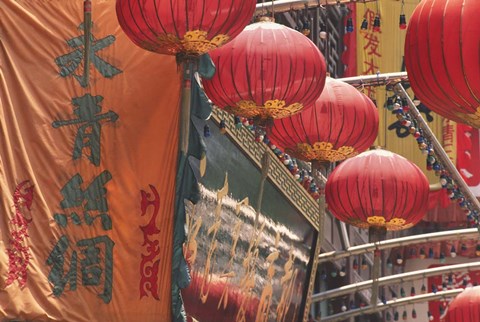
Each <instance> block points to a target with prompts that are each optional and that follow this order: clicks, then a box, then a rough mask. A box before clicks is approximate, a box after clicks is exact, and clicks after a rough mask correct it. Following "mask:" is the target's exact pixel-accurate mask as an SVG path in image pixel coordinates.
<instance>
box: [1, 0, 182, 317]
mask: <svg viewBox="0 0 480 322" xmlns="http://www.w3.org/2000/svg"><path fill="white" fill-rule="evenodd" d="M92 8H93V10H92V11H93V12H92V22H93V23H92V25H91V35H90V41H91V47H90V52H89V58H90V62H89V65H88V71H89V75H86V73H85V70H84V68H83V66H84V46H85V43H86V41H85V37H84V31H85V30H87V31H88V28H85V25H84V24H83V19H84V13H83V1H78V0H61V1H60V0H2V1H1V2H0V131H1V132H0V191H1V202H0V316H1V317H2V318H6V319H16V320H18V319H20V320H25V319H28V320H35V321H46V320H54V321H154V320H155V321H169V320H170V319H171V269H172V268H171V266H172V259H171V257H172V239H173V237H172V235H173V212H174V209H173V207H174V194H175V189H174V185H175V175H176V167H177V154H178V153H177V152H178V151H177V144H178V118H179V108H178V104H179V96H180V95H179V92H180V78H181V72H180V71H179V70H178V69H177V66H176V63H175V58H174V57H170V56H162V55H155V54H152V53H149V52H146V51H144V50H142V49H140V48H138V47H136V46H135V45H133V44H132V43H131V42H130V41H129V40H128V39H127V37H126V36H125V35H124V34H123V32H122V31H121V29H120V27H119V26H118V22H117V18H116V16H115V1H114V0H93V1H92ZM86 76H88V77H86Z"/></svg>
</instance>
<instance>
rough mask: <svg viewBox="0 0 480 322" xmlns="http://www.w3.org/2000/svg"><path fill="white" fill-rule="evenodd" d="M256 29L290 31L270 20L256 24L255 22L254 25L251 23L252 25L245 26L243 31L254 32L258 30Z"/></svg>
mask: <svg viewBox="0 0 480 322" xmlns="http://www.w3.org/2000/svg"><path fill="white" fill-rule="evenodd" d="M265 18H266V17H265ZM258 28H264V29H285V28H288V29H291V28H289V27H287V26H284V25H282V24H279V23H276V22H274V21H272V20H270V21H269V20H262V21H258V22H255V23H252V24H250V25H248V26H246V27H245V29H244V31H245V30H255V29H258ZM292 30H293V29H292Z"/></svg>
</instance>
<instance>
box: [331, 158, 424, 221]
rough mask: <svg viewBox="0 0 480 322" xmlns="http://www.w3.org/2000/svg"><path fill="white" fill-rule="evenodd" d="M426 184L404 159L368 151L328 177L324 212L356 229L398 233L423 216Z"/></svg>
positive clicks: (414, 166)
mask: <svg viewBox="0 0 480 322" xmlns="http://www.w3.org/2000/svg"><path fill="white" fill-rule="evenodd" d="M428 193H429V184H428V180H427V178H426V176H425V175H424V174H423V172H422V171H421V170H420V169H419V168H418V167H417V166H416V165H415V164H414V163H412V162H410V161H408V160H407V159H405V158H404V157H402V156H400V155H398V154H395V153H393V152H390V151H386V150H380V149H377V150H372V151H367V152H363V153H362V154H360V155H358V156H356V157H354V158H351V159H348V160H345V161H344V162H342V163H341V164H340V165H339V166H338V167H336V168H335V170H334V171H333V172H332V173H331V174H330V176H329V177H328V181H327V184H326V187H325V197H326V202H327V205H328V209H329V210H330V212H331V213H333V214H334V215H335V217H337V218H338V219H339V220H341V221H343V222H345V223H348V224H351V225H354V226H357V227H360V228H375V229H377V228H378V229H379V230H382V229H383V230H384V229H386V230H401V229H406V228H409V227H412V226H413V225H415V224H416V223H417V222H419V221H420V219H421V218H422V217H423V216H424V215H425V213H426V211H427V206H428V204H427V203H428Z"/></svg>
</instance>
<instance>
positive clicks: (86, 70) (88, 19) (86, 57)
mask: <svg viewBox="0 0 480 322" xmlns="http://www.w3.org/2000/svg"><path fill="white" fill-rule="evenodd" d="M91 28H92V2H91V0H85V2H84V3H83V45H84V47H83V48H84V53H83V79H82V86H83V87H87V86H88V83H89V82H90V51H91V47H92V39H91V37H90V34H91Z"/></svg>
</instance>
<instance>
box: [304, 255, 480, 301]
mask: <svg viewBox="0 0 480 322" xmlns="http://www.w3.org/2000/svg"><path fill="white" fill-rule="evenodd" d="M478 268H480V262H473V263H466V264H456V265H447V266H440V267H435V268H427V269H422V270H418V271H413V272H407V273H402V274H396V275H390V276H385V277H380V278H379V279H378V286H385V285H390V284H394V283H398V282H402V283H403V282H408V281H414V280H417V279H419V277H430V276H436V275H440V274H446V273H454V272H459V271H471V270H475V269H478ZM372 284H373V281H372V280H367V281H362V282H358V283H354V284H350V285H346V286H341V287H339V288H336V289H333V290H328V291H325V292H322V293H317V294H313V295H312V303H315V302H321V301H324V300H327V299H330V298H335V297H339V296H342V295H346V294H353V293H356V292H358V291H362V290H366V289H369V288H371V287H372Z"/></svg>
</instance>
